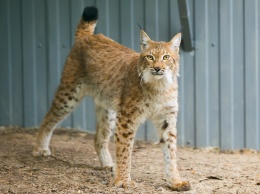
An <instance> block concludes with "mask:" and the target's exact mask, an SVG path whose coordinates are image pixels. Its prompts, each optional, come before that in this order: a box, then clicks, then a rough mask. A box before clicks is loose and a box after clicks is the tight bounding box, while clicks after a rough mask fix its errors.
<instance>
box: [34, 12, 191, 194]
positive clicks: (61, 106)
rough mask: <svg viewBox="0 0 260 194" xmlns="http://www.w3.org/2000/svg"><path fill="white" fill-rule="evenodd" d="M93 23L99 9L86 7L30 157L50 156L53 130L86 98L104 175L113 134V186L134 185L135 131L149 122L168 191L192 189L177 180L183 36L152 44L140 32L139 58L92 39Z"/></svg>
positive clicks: (96, 37)
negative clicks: (155, 131) (94, 122)
mask: <svg viewBox="0 0 260 194" xmlns="http://www.w3.org/2000/svg"><path fill="white" fill-rule="evenodd" d="M97 20H98V10H97V8H95V7H86V8H85V9H84V11H83V14H82V19H81V21H80V23H79V25H78V27H77V30H76V35H75V44H74V46H73V48H72V49H71V51H70V54H69V56H68V58H67V60H66V63H65V66H64V70H63V74H62V78H61V83H60V85H59V87H58V89H57V92H56V95H55V98H54V100H53V103H52V105H51V109H50V111H49V112H48V114H47V115H46V116H45V118H44V120H43V123H42V125H41V127H40V130H39V133H38V138H37V145H36V147H35V149H34V151H33V155H34V156H35V157H37V156H48V155H50V154H51V152H50V150H49V143H50V139H51V136H52V133H53V130H54V129H55V126H56V125H57V124H58V123H59V122H61V121H62V120H63V119H64V118H65V116H67V115H68V114H69V113H70V112H71V111H72V110H73V109H74V107H75V106H76V105H77V104H78V103H79V102H80V101H81V100H82V99H83V97H85V96H86V95H90V96H93V98H94V102H95V107H96V117H97V129H96V135H95V149H96V152H97V154H98V157H99V161H100V163H101V166H102V167H103V168H105V169H110V168H112V167H113V166H114V164H113V161H112V157H111V155H110V153H109V150H108V143H109V139H110V135H111V132H112V131H113V130H114V129H115V131H114V135H115V143H116V164H115V167H114V169H115V173H114V174H115V177H114V184H115V185H116V186H118V187H128V186H129V185H131V184H132V181H131V177H130V169H131V152H132V149H133V143H134V137H135V134H136V131H137V129H138V126H139V125H140V124H141V123H143V122H144V121H145V120H146V119H148V118H149V119H151V120H152V121H153V122H154V124H155V125H156V127H157V128H158V133H159V136H160V143H161V145H162V150H163V153H164V161H165V172H166V177H167V183H168V185H169V187H170V188H171V189H173V190H177V191H183V190H189V189H190V184H189V182H185V181H182V180H181V178H180V175H179V172H178V169H177V162H176V149H177V148H176V137H177V136H176V135H177V131H176V121H177V112H178V101H177V98H178V97H177V95H178V83H177V77H178V71H179V46H180V42H181V33H178V34H177V35H176V36H174V37H173V38H172V40H171V41H169V42H155V41H153V40H151V39H150V38H149V37H148V35H147V34H146V33H145V32H144V31H143V30H141V31H140V43H141V53H137V52H135V51H133V50H131V49H129V48H127V47H125V46H123V45H120V44H118V43H116V42H114V41H113V40H111V39H109V38H107V37H105V36H104V35H102V34H96V35H95V34H94V30H95V26H96V23H97Z"/></svg>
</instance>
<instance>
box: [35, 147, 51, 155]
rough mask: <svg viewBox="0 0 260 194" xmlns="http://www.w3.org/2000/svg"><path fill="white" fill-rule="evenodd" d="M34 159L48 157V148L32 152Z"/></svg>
mask: <svg viewBox="0 0 260 194" xmlns="http://www.w3.org/2000/svg"><path fill="white" fill-rule="evenodd" d="M32 155H33V156H34V157H41V156H49V155H51V151H50V149H49V148H35V149H34V150H33V152H32Z"/></svg>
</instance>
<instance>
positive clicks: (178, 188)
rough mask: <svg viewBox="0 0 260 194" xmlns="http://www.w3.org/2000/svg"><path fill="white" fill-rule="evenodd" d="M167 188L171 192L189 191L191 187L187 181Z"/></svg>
mask: <svg viewBox="0 0 260 194" xmlns="http://www.w3.org/2000/svg"><path fill="white" fill-rule="evenodd" d="M169 187H170V188H171V189H172V190H173V191H189V190H191V185H190V183H189V182H188V181H182V182H180V183H173V184H172V185H169Z"/></svg>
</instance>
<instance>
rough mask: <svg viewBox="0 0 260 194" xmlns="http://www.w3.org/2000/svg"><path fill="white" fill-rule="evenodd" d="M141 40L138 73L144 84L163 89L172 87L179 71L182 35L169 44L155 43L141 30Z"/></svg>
mask: <svg viewBox="0 0 260 194" xmlns="http://www.w3.org/2000/svg"><path fill="white" fill-rule="evenodd" d="M140 38H141V54H140V59H139V66H138V73H139V76H141V79H142V82H144V83H147V84H149V85H153V86H154V87H161V88H165V87H167V86H170V85H172V84H173V83H174V80H176V78H177V76H178V71H179V46H180V42H181V33H178V34H177V35H176V36H174V37H173V39H172V40H171V41H169V42H155V41H153V40H151V39H150V38H149V37H148V35H147V34H146V33H145V32H144V31H143V30H141V33H140ZM158 89H159V88H158Z"/></svg>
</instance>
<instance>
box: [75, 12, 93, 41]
mask: <svg viewBox="0 0 260 194" xmlns="http://www.w3.org/2000/svg"><path fill="white" fill-rule="evenodd" d="M97 20H98V10H97V8H96V7H86V8H85V9H84V11H83V13H82V17H81V20H80V22H79V24H78V27H77V30H76V39H77V38H82V37H84V36H88V35H92V34H93V33H94V30H95V27H96V24H97Z"/></svg>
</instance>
